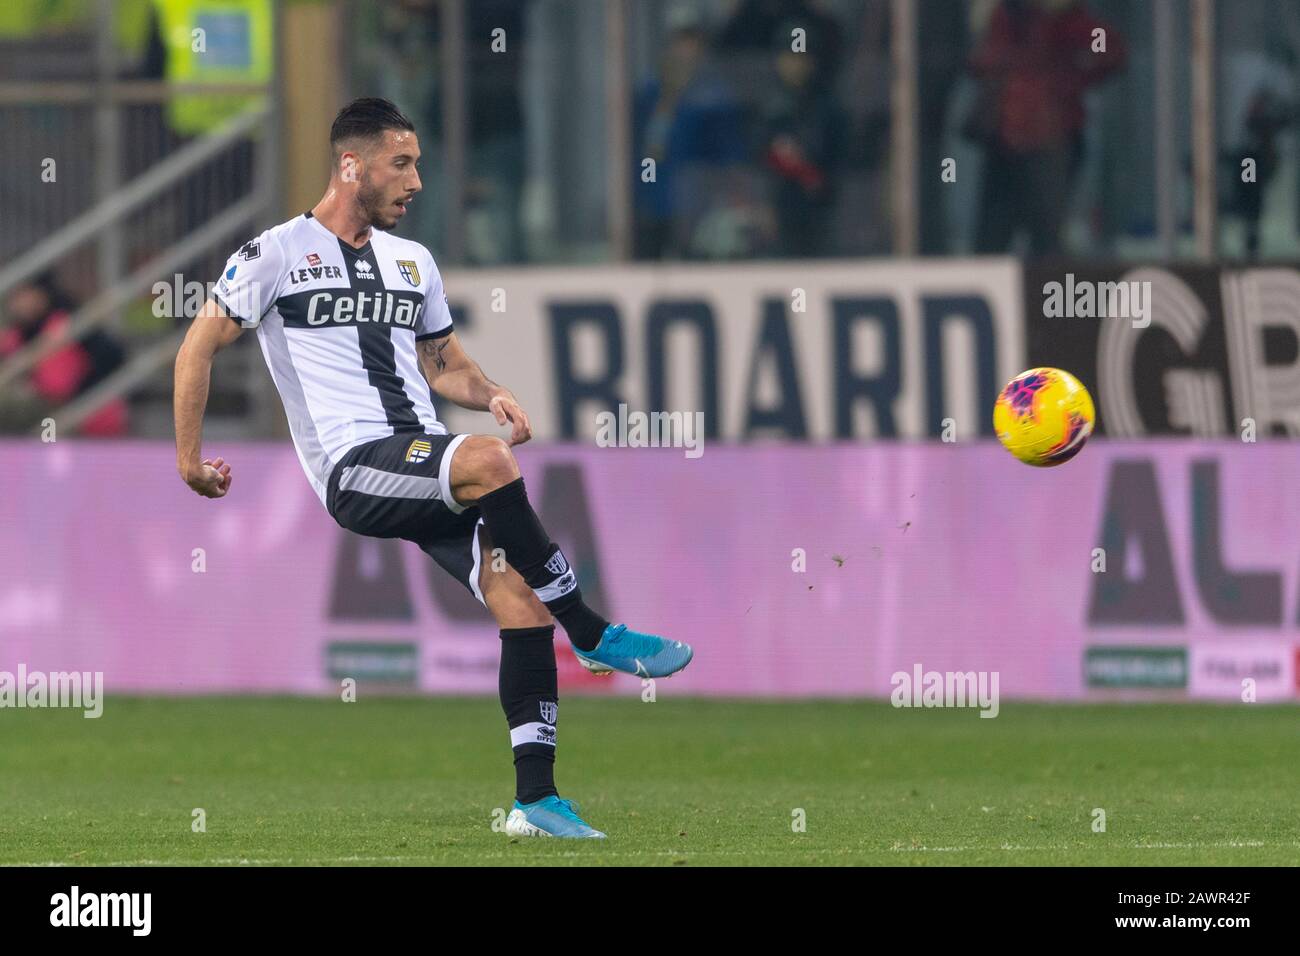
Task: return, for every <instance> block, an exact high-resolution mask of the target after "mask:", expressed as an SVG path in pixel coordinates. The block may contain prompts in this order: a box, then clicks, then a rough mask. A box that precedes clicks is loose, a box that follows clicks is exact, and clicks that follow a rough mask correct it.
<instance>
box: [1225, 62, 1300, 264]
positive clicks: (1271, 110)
mask: <svg viewBox="0 0 1300 956" xmlns="http://www.w3.org/2000/svg"><path fill="white" fill-rule="evenodd" d="M1291 122H1292V115H1291V109H1290V107H1289V106H1288V105H1287V104H1286V103H1285V102H1284V101H1282V99H1281V98H1280V97H1278V96H1277V94H1275V93H1274V92H1273V91H1272V90H1270V89H1269V88H1268V87H1260V88H1259V89H1257V90H1256V91H1255V92H1254V94H1253V95H1252V96H1251V98H1250V104H1249V106H1248V107H1247V109H1246V124H1245V127H1246V130H1245V141H1244V142H1243V143H1242V145H1241V147H1240V148H1239V149H1237V150H1234V151H1231V152H1229V154H1228V155H1227V156H1226V157H1225V158H1226V159H1227V163H1226V164H1225V170H1224V172H1225V173H1226V175H1227V176H1228V178H1229V180H1230V183H1231V186H1230V188H1229V189H1228V190H1227V191H1226V193H1227V196H1228V203H1227V210H1226V211H1227V212H1228V213H1229V214H1232V215H1236V216H1238V217H1240V218H1241V220H1242V222H1243V224H1244V225H1245V228H1246V256H1247V257H1248V258H1251V259H1254V258H1256V257H1257V256H1258V255H1259V233H1260V220H1261V218H1262V217H1263V213H1264V193H1265V191H1266V190H1267V189H1268V187H1269V186H1270V185H1271V184H1272V182H1273V179H1274V176H1275V175H1276V174H1277V170H1278V144H1277V138H1278V136H1279V135H1280V134H1281V133H1282V131H1283V130H1284V129H1286V127H1287V126H1288V125H1289V124H1290V123H1291ZM1247 159H1250V160H1253V161H1254V163H1255V178H1254V180H1253V181H1251V182H1247V181H1246V180H1245V179H1244V178H1243V176H1242V162H1243V161H1244V160H1247Z"/></svg>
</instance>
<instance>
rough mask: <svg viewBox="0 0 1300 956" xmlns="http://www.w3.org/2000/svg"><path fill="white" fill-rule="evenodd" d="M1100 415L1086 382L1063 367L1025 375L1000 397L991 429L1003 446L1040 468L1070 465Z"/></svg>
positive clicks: (1007, 386)
mask: <svg viewBox="0 0 1300 956" xmlns="http://www.w3.org/2000/svg"><path fill="white" fill-rule="evenodd" d="M1096 419H1097V413H1096V411H1095V410H1094V409H1093V407H1092V396H1091V395H1089V394H1088V390H1087V389H1086V388H1084V387H1083V383H1082V382H1080V381H1079V380H1078V379H1077V378H1075V377H1074V376H1073V375H1071V374H1070V373H1069V372H1065V371H1062V370H1061V369H1059V368H1031V369H1030V370H1029V371H1027V372H1021V373H1020V374H1019V375H1017V376H1016V377H1015V378H1013V379H1012V380H1011V381H1010V382H1008V383H1007V385H1006V388H1004V389H1002V392H1001V393H1000V394H999V395H998V400H997V403H996V404H995V405H994V406H993V428H994V430H995V431H996V432H997V433H998V440H999V441H1001V442H1002V445H1003V447H1004V448H1006V450H1007V451H1009V452H1011V454H1013V455H1015V456H1016V457H1017V458H1019V459H1020V460H1021V461H1023V462H1025V463H1026V464H1029V465H1036V466H1037V467H1040V468H1047V467H1050V466H1052V465H1059V464H1062V463H1064V462H1067V461H1069V460H1070V459H1071V458H1073V457H1074V456H1075V455H1077V454H1078V453H1079V451H1080V450H1081V449H1082V448H1083V445H1084V442H1086V441H1087V440H1088V436H1089V435H1091V434H1092V427H1093V424H1094V423H1095V422H1096Z"/></svg>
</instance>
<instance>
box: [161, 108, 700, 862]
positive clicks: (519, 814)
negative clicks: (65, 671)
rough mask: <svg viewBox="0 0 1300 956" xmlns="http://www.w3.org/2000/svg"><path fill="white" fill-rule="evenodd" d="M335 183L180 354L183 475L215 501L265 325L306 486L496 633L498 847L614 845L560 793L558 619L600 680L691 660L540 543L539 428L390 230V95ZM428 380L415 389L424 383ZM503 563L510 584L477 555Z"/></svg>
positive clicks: (261, 243) (400, 183)
mask: <svg viewBox="0 0 1300 956" xmlns="http://www.w3.org/2000/svg"><path fill="white" fill-rule="evenodd" d="M330 145H331V147H332V152H333V168H332V171H331V173H330V182H329V187H328V188H327V189H326V191H325V195H324V197H323V198H322V199H321V200H320V202H318V203H317V204H316V206H315V207H314V208H313V209H312V210H311V211H310V212H307V213H304V214H302V215H300V216H296V217H294V218H293V219H290V220H289V221H288V222H285V223H282V224H280V225H278V226H275V227H273V228H271V229H268V230H267V231H266V232H264V233H262V234H261V235H260V236H258V237H257V238H255V239H253V240H251V241H249V242H247V243H245V244H244V245H243V246H241V247H240V248H239V250H238V251H236V252H235V254H234V255H232V256H231V257H230V260H229V261H228V262H227V263H226V269H225V271H224V272H223V273H222V276H221V278H220V279H219V280H218V282H217V284H216V288H215V290H214V293H213V296H212V298H210V299H208V301H207V302H206V303H205V304H204V307H203V309H202V311H201V312H200V313H199V315H198V316H197V317H196V318H195V320H194V323H193V324H192V325H191V326H190V329H189V332H188V334H187V335H186V336H185V342H184V344H182V345H181V348H180V352H179V354H178V355H177V356H176V380H175V381H176V385H175V387H176V394H175V414H176V465H177V468H178V470H179V471H180V474H181V477H182V478H183V479H184V480H185V483H186V484H188V485H189V486H190V487H191V488H192V489H194V491H196V492H197V493H198V494H200V495H203V496H204V497H207V498H221V497H224V496H225V495H226V494H227V493H228V492H229V491H230V488H231V481H232V477H233V476H232V473H231V467H230V464H229V463H227V462H226V461H225V460H224V459H222V458H216V459H207V458H203V457H202V453H201V451H200V447H201V437H202V426H203V411H204V408H205V406H206V404H207V397H208V381H209V375H210V372H211V367H212V359H213V356H214V355H215V353H216V352H217V351H218V350H219V349H221V348H223V347H224V346H226V345H229V344H230V343H231V342H233V341H234V340H235V339H236V338H237V337H238V336H239V334H240V333H241V332H242V331H243V330H244V329H252V328H255V329H257V337H258V341H259V342H260V343H261V346H262V354H263V356H264V357H265V358H266V364H267V367H268V368H269V369H270V372H271V377H272V378H273V379H274V380H275V385H276V388H277V389H278V390H279V392H280V398H281V400H282V401H283V402H284V409H285V413H286V415H287V417H288V420H289V428H290V431H291V432H292V434H293V443H294V447H295V448H296V449H297V452H298V459H299V461H300V462H301V463H302V467H303V470H304V471H305V472H306V473H307V480H308V481H310V482H311V486H312V488H313V489H314V490H315V491H316V494H317V495H318V496H319V497H320V499H321V502H322V504H324V505H325V508H326V510H327V511H329V513H330V515H331V516H332V517H333V518H334V520H335V521H337V522H338V523H339V524H340V525H341V526H342V527H344V528H347V529H348V530H349V531H355V532H357V533H358V534H364V535H372V536H374V537H380V538H394V537H395V538H404V539H406V540H408V541H413V542H415V543H416V544H417V545H418V546H419V547H420V549H421V550H423V551H424V552H425V553H427V554H428V555H429V556H430V557H431V558H433V560H434V561H436V562H438V564H439V565H441V566H442V567H443V568H444V569H445V570H446V571H447V572H448V573H450V574H451V575H453V576H454V577H455V578H456V579H457V580H458V581H460V582H461V583H462V584H464V585H465V587H467V588H469V590H470V591H471V592H472V593H473V595H474V596H475V597H476V598H478V600H479V601H481V602H482V603H483V604H484V605H485V606H486V607H487V609H488V610H489V611H490V612H491V613H492V616H493V617H494V618H495V619H496V622H497V624H498V626H499V627H500V630H501V671H500V695H501V706H502V708H503V709H504V710H505V713H506V721H507V724H508V725H509V729H510V743H511V747H512V749H513V751H514V764H515V778H516V793H515V798H516V799H515V804H514V808H513V809H512V810H511V812H510V814H509V816H508V817H507V819H506V832H507V833H510V834H513V835H517V836H556V837H603V836H604V835H605V834H603V833H601V832H600V831H599V830H596V829H594V828H592V827H590V826H588V825H587V824H586V823H585V822H584V821H583V820H582V819H581V818H580V817H579V816H578V813H577V808H576V807H575V806H574V805H573V804H572V803H570V802H569V801H568V800H562V799H560V797H559V794H558V792H557V791H556V788H555V780H554V769H555V739H556V727H555V725H556V720H557V717H558V713H559V707H558V693H557V686H556V683H557V682H556V668H555V650H554V644H553V640H554V631H555V621H556V620H558V621H559V622H560V624H561V625H562V626H563V627H564V630H565V633H566V634H567V635H568V638H569V641H570V642H571V644H572V646H573V652H574V654H575V655H576V656H577V658H578V660H579V661H581V662H582V664H583V665H584V666H586V667H587V668H588V669H589V670H591V671H593V672H595V673H599V674H609V673H611V672H613V671H623V672H624V673H628V674H636V675H638V676H640V677H665V676H667V675H669V674H672V673H675V672H676V671H679V670H681V669H682V668H683V667H685V666H686V665H687V664H688V663H689V662H690V660H691V655H692V651H691V648H690V647H689V646H688V645H686V644H683V643H682V642H680V641H669V640H665V639H663V638H661V637H656V636H654V635H652V634H642V633H638V632H637V631H633V630H631V629H629V628H628V627H627V626H626V625H623V624H611V623H610V622H609V621H606V620H605V619H604V618H602V617H601V616H600V615H598V614H597V613H596V612H594V611H593V610H592V609H591V608H589V607H588V606H587V605H586V604H585V603H583V600H582V593H581V591H580V590H579V588H578V582H577V579H576V578H575V576H574V573H573V570H572V568H571V567H570V562H569V560H568V559H567V557H566V556H565V555H564V554H563V553H562V552H561V551H560V549H559V547H557V546H556V545H555V544H554V543H552V541H551V538H550V536H549V535H548V534H547V533H546V530H545V529H544V528H543V527H542V524H541V522H540V521H539V520H538V518H537V515H536V514H535V513H534V511H533V508H532V505H531V504H530V503H529V501H528V495H527V492H526V491H525V489H524V480H523V478H522V477H520V473H519V465H518V464H517V463H516V461H515V458H514V455H513V453H512V452H511V450H510V447H511V446H512V445H517V444H520V443H521V442H525V441H527V440H528V439H529V437H530V435H531V432H530V429H529V424H528V416H527V415H526V414H525V413H524V410H523V409H522V408H521V407H520V405H519V402H518V401H517V400H516V398H515V396H514V395H513V394H512V393H511V392H510V390H509V389H507V388H503V387H502V386H500V385H498V384H496V383H495V382H493V381H491V380H490V379H488V378H487V377H486V376H485V375H484V374H483V370H482V369H481V368H479V366H478V364H477V363H475V362H474V361H473V360H472V359H470V358H469V356H468V355H466V354H465V351H464V349H463V348H462V347H461V345H460V343H459V342H458V341H457V340H456V333H455V331H453V329H452V322H451V314H450V312H449V311H448V308H447V300H446V295H445V294H444V292H443V287H442V277H441V276H440V275H439V273H438V268H437V266H436V265H434V262H433V257H432V256H431V255H430V254H429V252H428V250H427V249H425V248H424V247H423V246H421V245H420V244H418V243H415V242H411V241H409V240H407V239H400V238H398V237H397V236H394V235H392V234H390V233H389V232H388V230H389V229H392V228H393V226H395V225H396V224H397V221H398V220H399V219H401V218H402V216H404V215H405V214H406V207H407V205H408V204H409V203H410V202H411V200H412V198H413V197H414V196H415V194H416V193H418V192H419V191H420V188H421V185H420V174H419V172H417V170H416V165H417V162H418V160H419V158H420V147H419V142H418V140H417V138H416V135H415V128H414V126H413V125H412V123H411V121H410V120H409V119H407V118H406V117H405V116H403V115H402V114H401V113H400V112H399V111H398V110H397V108H396V107H395V106H394V105H393V104H391V103H389V102H387V101H386V100H380V99H359V100H356V101H355V102H353V103H351V104H349V105H348V106H346V107H344V109H343V110H342V111H341V112H340V113H339V114H338V116H337V118H336V119H335V120H334V125H333V127H332V128H331V130H330ZM421 373H423V380H422V378H421ZM430 389H432V390H433V391H434V392H437V393H438V394H439V395H441V396H442V397H443V398H444V399H446V400H448V401H451V402H455V403H456V404H457V405H460V406H461V407H463V408H470V409H474V410H476V411H489V412H491V413H492V414H493V416H495V418H496V420H497V424H498V425H502V426H506V425H508V426H509V427H510V441H509V444H507V443H506V442H505V441H503V440H502V439H500V438H497V437H494V436H490V435H449V434H448V433H447V429H446V427H445V426H444V425H443V424H442V423H441V422H439V421H438V418H437V415H436V414H435V413H434V408H433V401H432V396H431V395H430ZM494 547H499V548H502V549H503V550H504V557H505V561H506V563H507V564H508V565H509V567H508V568H507V569H505V570H504V571H501V572H496V571H492V570H491V569H490V568H489V567H488V565H489V564H490V562H484V561H483V560H482V556H483V555H484V554H491V552H492V549H493V548H494Z"/></svg>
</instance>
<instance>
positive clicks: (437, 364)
mask: <svg viewBox="0 0 1300 956" xmlns="http://www.w3.org/2000/svg"><path fill="white" fill-rule="evenodd" d="M450 341H451V339H447V338H443V339H438V340H427V341H424V342H421V343H420V348H421V350H422V351H423V352H424V357H425V358H431V359H433V365H434V368H436V369H437V370H438V371H439V372H442V371H444V370H445V369H446V368H447V360H446V359H445V358H444V357H443V354H442V352H443V349H445V348H446V347H447V343H448V342H450Z"/></svg>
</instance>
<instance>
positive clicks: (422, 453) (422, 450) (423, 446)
mask: <svg viewBox="0 0 1300 956" xmlns="http://www.w3.org/2000/svg"><path fill="white" fill-rule="evenodd" d="M431 454H433V446H432V445H430V444H429V443H428V442H427V441H425V440H424V439H423V438H417V439H416V440H415V441H413V442H411V444H410V446H409V447H408V448H407V449H406V461H407V463H408V464H412V465H414V464H417V463H419V462H422V461H427V460H428V458H429V456H430V455H431Z"/></svg>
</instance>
